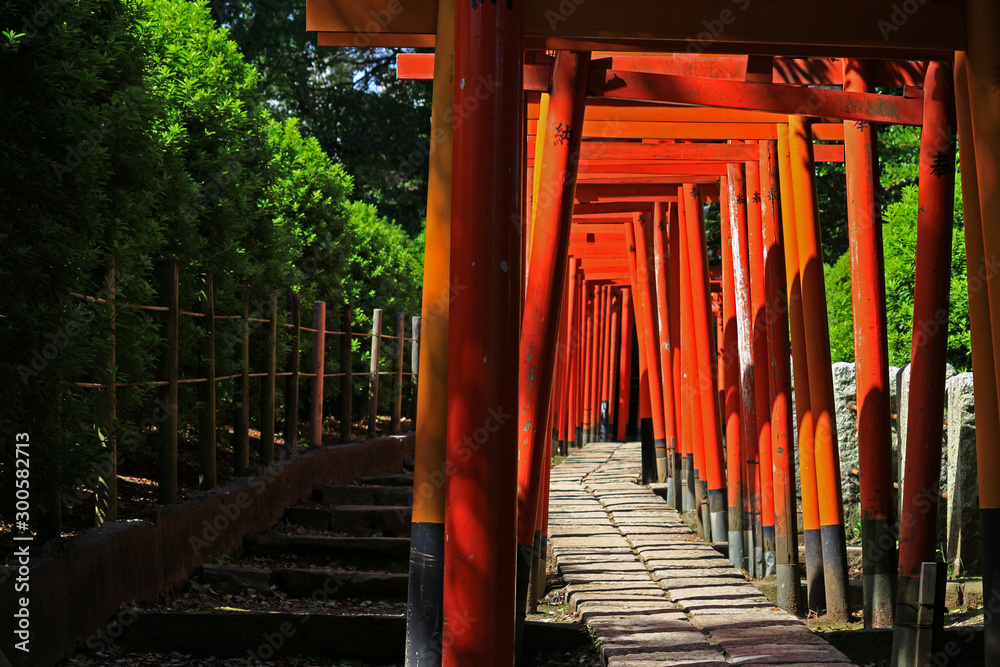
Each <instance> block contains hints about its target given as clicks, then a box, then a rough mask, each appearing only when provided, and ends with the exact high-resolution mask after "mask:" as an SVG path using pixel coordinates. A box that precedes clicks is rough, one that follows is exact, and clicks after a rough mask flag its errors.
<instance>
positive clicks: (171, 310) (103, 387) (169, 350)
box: [67, 262, 420, 524]
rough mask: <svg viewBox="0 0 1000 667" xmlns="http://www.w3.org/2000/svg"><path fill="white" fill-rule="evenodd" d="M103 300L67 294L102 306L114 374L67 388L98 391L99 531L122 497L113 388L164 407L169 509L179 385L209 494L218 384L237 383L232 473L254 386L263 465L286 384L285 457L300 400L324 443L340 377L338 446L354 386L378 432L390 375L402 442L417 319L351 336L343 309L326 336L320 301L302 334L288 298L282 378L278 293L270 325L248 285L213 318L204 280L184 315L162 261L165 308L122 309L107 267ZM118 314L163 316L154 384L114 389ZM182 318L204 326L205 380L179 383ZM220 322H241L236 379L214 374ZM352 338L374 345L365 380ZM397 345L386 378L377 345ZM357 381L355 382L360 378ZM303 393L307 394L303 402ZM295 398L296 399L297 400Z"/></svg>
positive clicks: (169, 268)
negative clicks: (258, 345) (187, 395)
mask: <svg viewBox="0 0 1000 667" xmlns="http://www.w3.org/2000/svg"><path fill="white" fill-rule="evenodd" d="M105 278H106V281H107V286H106V295H107V298H98V297H93V296H88V295H85V294H79V293H75V292H74V293H70V296H72V297H74V298H77V299H82V300H85V301H88V302H91V303H96V304H99V305H103V306H106V307H107V308H109V309H110V310H111V326H110V328H109V331H108V334H107V335H108V342H109V344H110V345H109V347H110V351H109V353H108V356H107V358H106V359H105V361H107V362H108V366H107V367H108V368H110V376H109V378H108V381H106V382H71V383H67V384H72V385H75V386H77V387H80V388H85V389H96V390H100V393H101V399H102V400H99V401H97V406H98V407H97V410H98V414H97V415H96V423H97V424H98V425H99V428H100V430H101V432H102V436H101V440H102V445H103V452H102V453H103V454H105V455H106V457H105V458H106V461H107V463H106V464H104V465H102V466H99V467H98V480H97V484H96V485H95V489H96V493H97V498H96V501H97V517H96V519H97V523H98V524H100V523H103V522H104V521H114V520H116V519H117V518H118V498H117V472H118V471H117V441H118V438H119V435H120V434H118V433H116V423H117V422H116V419H117V414H116V400H115V399H116V392H117V390H118V389H119V388H126V387H156V388H157V390H158V397H159V401H160V405H163V406H165V407H166V414H165V415H164V419H163V421H162V422H161V424H160V425H159V427H158V429H157V435H156V439H157V443H158V457H159V468H158V472H157V480H156V481H157V487H158V498H157V499H158V502H160V503H162V504H168V503H173V502H176V500H177V486H178V485H177V479H178V470H177V445H178V431H179V428H180V420H179V415H178V411H179V404H178V388H179V387H180V386H181V385H198V387H199V404H200V406H199V409H198V419H197V426H198V477H199V480H200V483H199V488H200V489H201V490H207V489H210V488H213V487H214V486H215V485H216V483H217V475H216V464H217V461H218V451H217V445H216V435H217V431H218V424H217V421H216V419H217V408H218V403H217V398H216V393H215V390H216V386H217V385H218V383H220V382H230V381H234V380H235V381H237V384H238V387H237V390H236V396H235V403H236V405H237V410H236V414H235V417H234V420H233V422H234V423H233V469H234V473H235V474H237V475H238V474H240V473H241V472H243V471H244V470H245V469H246V468H247V467H248V466H249V463H250V447H249V445H250V438H249V432H250V428H251V423H250V381H251V380H255V381H260V382H261V415H260V419H259V423H258V424H257V426H258V427H259V430H260V438H259V440H258V447H257V460H258V462H259V463H262V464H265V465H268V464H271V463H273V461H274V459H275V452H274V445H275V430H276V426H277V424H276V407H277V392H276V383H277V378H279V377H283V378H285V387H284V413H285V414H284V417H285V420H284V424H283V429H282V433H283V435H284V446H283V449H282V452H281V454H283V455H292V454H294V453H295V452H296V451H297V449H298V444H299V441H300V440H301V439H302V438H300V435H299V431H300V429H299V423H298V421H299V405H300V403H301V402H303V401H304V402H306V403H307V406H308V409H307V411H306V412H307V414H308V426H307V428H306V429H305V430H306V436H305V438H304V439H305V440H306V442H308V444H309V445H310V446H318V445H320V444H322V441H323V422H324V418H325V415H324V410H323V396H324V387H325V381H326V380H328V379H330V378H340V379H341V385H340V389H341V402H340V403H341V404H340V407H341V410H340V433H339V441H340V442H341V443H346V442H350V441H351V439H352V406H351V398H352V393H353V390H354V386H355V382H356V381H358V380H363V381H364V382H365V384H366V386H367V391H368V399H369V403H368V410H367V421H368V424H367V430H368V434H369V435H371V436H374V435H377V434H378V419H379V415H378V392H379V385H380V378H381V377H382V376H391V377H392V378H393V381H392V383H391V392H392V397H393V401H392V412H391V415H390V426H389V428H390V432H391V433H392V434H398V433H399V432H400V424H401V422H402V404H403V381H404V378H411V395H412V396H414V397H415V395H416V391H415V386H416V382H417V359H418V357H419V353H418V349H419V345H420V318H419V317H413V318H412V324H411V332H412V335H411V336H406V335H405V334H406V332H405V321H406V317H405V315H404V314H403V313H397V314H396V319H395V330H394V332H393V333H394V335H391V336H389V335H385V334H383V333H382V310H381V309H375V311H374V313H373V315H372V323H373V326H372V330H371V331H370V332H354V331H353V325H352V321H351V320H352V311H351V308H350V306H349V305H344V306H343V307H342V308H341V313H340V315H341V317H340V319H341V323H340V325H341V326H340V327H339V328H340V329H342V330H341V331H334V330H328V329H327V327H326V305H327V304H326V303H325V302H323V301H316V302H314V304H313V322H312V326H311V327H305V326H302V322H301V303H300V297H299V296H298V295H296V294H290V295H289V296H288V298H287V301H286V303H287V306H286V312H287V315H288V319H289V321H288V322H286V323H284V324H282V325H281V327H282V329H284V330H285V331H286V333H287V334H288V335H289V336H290V345H289V350H288V354H287V356H286V359H285V360H284V361H285V365H284V368H283V370H281V371H279V370H278V364H277V362H278V360H277V339H278V336H277V332H278V293H277V291H274V292H272V294H271V295H270V298H269V300H268V302H267V305H268V308H267V309H266V311H267V312H269V313H270V315H269V316H268V317H263V318H262V317H250V309H249V304H250V289H249V286H248V285H247V284H244V285H243V287H242V293H241V295H240V304H241V310H242V312H241V313H240V314H238V315H232V314H222V315H220V314H216V313H215V305H214V299H215V293H214V286H213V280H212V275H211V274H207V273H202V274H199V275H198V276H197V279H198V280H199V283H200V284H199V290H198V291H199V293H200V299H199V303H198V309H197V310H181V308H180V299H179V294H180V274H179V270H178V265H177V263H176V262H167V263H165V265H164V267H163V273H162V278H161V290H160V294H161V299H162V304H161V305H146V304H125V303H121V302H120V301H119V300H118V299H117V298H116V297H117V294H116V286H115V275H114V269H113V268H112V269H108V271H107V273H106V276H105ZM123 308H136V309H139V310H143V311H149V312H154V313H159V314H161V320H162V327H163V337H162V338H163V339H164V340H165V341H166V347H165V350H164V353H163V355H162V358H161V360H160V361H161V363H160V371H159V373H158V375H159V377H160V378H166V379H156V380H150V381H138V382H119V381H118V380H117V377H116V376H117V372H116V368H117V366H116V357H115V335H116V331H115V311H116V310H117V309H123ZM181 316H188V317H194V318H199V319H200V321H201V322H202V325H201V326H202V331H203V335H202V337H201V343H200V346H199V347H195V348H194V353H195V354H196V355H197V359H198V362H199V371H200V375H201V377H195V378H181V377H180V360H181V336H180V327H179V322H180V318H181ZM218 320H237V321H239V323H240V324H241V326H240V328H239V334H238V353H237V354H236V355H235V358H234V360H235V361H236V362H237V363H238V364H239V365H240V367H241V368H242V371H241V372H239V373H233V374H229V375H224V376H217V375H216V374H215V371H216V354H217V352H218V347H219V346H218V344H217V341H216V332H215V323H216V321H218ZM251 323H257V324H263V325H266V326H263V327H260V329H261V332H262V333H263V336H264V342H263V348H264V359H263V364H262V365H263V368H264V370H257V371H255V372H251V368H250V340H251V337H250V332H251V328H252V327H251V326H250V324H251ZM303 333H305V334H307V335H309V336H310V337H311V342H312V352H311V357H312V358H311V360H309V361H308V362H307V364H306V366H307V368H306V370H303V369H302V358H301V357H302V345H301V343H302V340H301V338H302V334H303ZM329 336H335V337H338V339H339V347H340V367H341V369H342V370H341V371H340V372H336V373H327V372H325V370H326V364H325V362H326V347H327V337H329ZM355 338H358V339H362V338H370V339H371V341H372V342H371V363H370V366H369V370H368V371H367V372H360V373H359V372H355V371H354V370H353V368H352V366H353V361H354V358H353V353H352V345H351V340H353V339H355ZM383 341H394V342H395V343H396V344H395V345H394V347H395V350H394V353H393V357H392V362H391V370H382V359H381V356H382V342H383ZM407 343H409V344H410V348H411V369H410V370H409V371H405V370H404V369H403V358H404V346H405V345H406V344H407ZM356 378H357V379H356ZM302 380H308V381H309V385H310V387H309V389H308V391H305V392H300V391H299V389H300V384H301V382H302ZM302 393H304V394H305V395H304V396H301V394H302ZM300 396H301V399H300Z"/></svg>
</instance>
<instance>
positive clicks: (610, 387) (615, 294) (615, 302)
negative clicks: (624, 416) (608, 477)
mask: <svg viewBox="0 0 1000 667" xmlns="http://www.w3.org/2000/svg"><path fill="white" fill-rule="evenodd" d="M611 294H612V299H611V320H610V329H609V331H608V346H607V352H606V356H605V359H606V361H605V363H606V368H607V370H606V371H605V374H604V375H605V379H604V407H603V408H602V409H603V410H605V411H606V416H605V421H604V428H605V432H604V433H603V434H602V435H603V437H604V439H605V441H609V442H613V441H614V439H615V431H614V426H615V424H614V422H615V386H616V382H615V381H616V379H617V378H616V374H615V371H616V370H617V368H616V362H617V360H618V356H619V355H618V346H619V344H620V342H619V339H618V334H619V332H620V331H621V325H620V324H619V320H620V319H621V311H622V297H621V290H620V289H613V290H611Z"/></svg>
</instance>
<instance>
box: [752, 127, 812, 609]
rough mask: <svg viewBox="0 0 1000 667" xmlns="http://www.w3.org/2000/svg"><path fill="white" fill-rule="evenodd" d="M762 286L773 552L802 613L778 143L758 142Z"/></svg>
mask: <svg viewBox="0 0 1000 667" xmlns="http://www.w3.org/2000/svg"><path fill="white" fill-rule="evenodd" d="M760 172H761V193H762V202H761V203H762V207H763V208H762V213H763V215H762V218H763V223H764V228H763V242H764V287H765V293H766V301H765V303H766V312H765V318H766V319H767V344H768V359H769V360H770V363H769V364H768V374H767V375H768V388H769V389H770V394H771V451H772V457H771V460H772V462H773V464H774V473H773V480H774V551H775V577H776V579H777V584H778V606H779V607H781V608H782V609H784V610H785V611H787V612H789V613H791V614H802V613H803V611H804V610H803V608H802V595H801V589H800V586H799V540H798V518H797V511H796V508H797V503H796V497H797V495H798V494H797V493H796V488H795V449H794V448H795V440H794V438H795V433H794V430H793V428H792V410H791V401H792V397H791V391H792V387H791V375H792V374H791V364H790V359H789V342H788V297H787V294H786V292H785V256H784V248H783V244H782V241H781V229H780V227H779V225H780V205H781V201H780V189H779V185H778V145H777V142H776V141H762V142H761V143H760Z"/></svg>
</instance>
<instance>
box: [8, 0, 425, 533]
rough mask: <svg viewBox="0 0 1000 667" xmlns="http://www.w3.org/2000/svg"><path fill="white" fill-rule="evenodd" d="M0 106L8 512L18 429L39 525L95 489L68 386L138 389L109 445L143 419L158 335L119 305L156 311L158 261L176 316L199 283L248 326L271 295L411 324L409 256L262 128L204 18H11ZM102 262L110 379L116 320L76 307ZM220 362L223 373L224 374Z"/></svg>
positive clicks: (136, 8) (313, 164) (198, 328)
mask: <svg viewBox="0 0 1000 667" xmlns="http://www.w3.org/2000/svg"><path fill="white" fill-rule="evenodd" d="M0 93H2V95H3V99H4V106H3V107H2V108H0V158H2V159H3V160H4V165H5V168H4V170H2V171H0V238H2V239H3V242H2V243H0V280H2V283H3V286H4V289H3V290H0V350H2V352H3V354H2V355H0V364H2V369H3V372H4V373H5V377H7V378H10V379H11V381H10V383H9V385H8V386H9V388H10V391H8V392H6V393H5V395H4V398H5V410H4V411H3V412H2V413H0V431H2V435H3V446H2V447H3V449H2V456H0V493H2V495H3V497H4V498H5V499H11V498H13V497H14V495H13V494H12V493H9V492H8V491H9V484H10V482H11V475H12V467H11V451H10V445H11V443H13V442H14V438H13V436H12V433H14V432H29V433H30V434H31V438H32V442H33V443H37V445H36V448H35V449H34V456H35V457H36V460H42V459H44V460H45V461H46V462H47V465H46V466H44V467H40V468H38V469H37V476H36V475H35V474H33V481H34V483H36V484H37V485H38V488H40V489H45V490H43V491H40V492H39V493H38V494H36V495H35V496H34V497H35V498H36V500H39V501H42V500H43V499H44V500H45V501H47V503H48V505H47V507H48V515H49V516H53V515H54V514H57V513H58V510H57V505H56V503H58V495H57V493H56V490H57V489H58V487H60V486H62V487H64V488H65V487H67V486H70V485H76V486H80V485H90V484H92V478H90V477H89V473H90V471H91V470H92V469H93V465H94V463H95V462H96V461H97V460H98V459H99V457H100V456H101V455H102V454H101V445H100V439H101V437H102V434H101V433H99V432H98V430H97V429H96V427H95V425H94V408H95V404H94V399H95V396H97V393H96V392H95V390H94V389H89V388H79V387H77V386H76V384H75V382H81V381H82V382H89V383H95V382H97V383H100V382H103V381H105V380H107V379H108V378H109V377H110V374H111V371H112V370H114V371H115V372H117V380H118V381H119V382H128V383H138V384H137V385H135V386H130V387H129V388H128V389H125V390H122V391H119V393H118V418H119V423H118V424H116V428H117V429H118V432H119V434H122V433H126V432H127V431H128V430H129V429H130V428H132V426H133V425H135V424H138V423H140V422H141V421H142V420H143V419H144V418H145V417H148V416H149V414H150V400H151V398H152V387H151V386H150V385H149V384H148V383H149V382H150V381H151V380H154V379H158V378H157V374H158V366H159V363H158V358H159V352H160V349H161V345H162V342H161V341H160V321H159V316H158V315H157V314H155V313H149V312H147V311H143V310H140V309H138V308H132V307H128V304H149V303H153V302H155V301H156V299H157V294H158V291H159V285H158V276H157V273H156V267H157V265H158V264H159V262H161V261H162V260H165V259H174V260H176V261H178V262H179V264H180V265H181V276H182V278H181V304H182V308H183V309H185V310H190V309H193V308H194V307H196V304H197V299H198V296H199V295H198V285H197V282H196V281H195V280H194V274H195V273H196V272H202V271H207V272H211V273H213V274H214V277H215V291H216V310H217V312H219V313H235V312H238V311H237V298H238V294H239V290H240V287H239V283H240V282H243V281H246V282H248V283H249V284H250V285H251V287H252V304H256V305H254V306H253V308H254V310H255V311H256V312H254V313H253V314H254V315H257V316H260V315H263V314H266V313H265V312H261V310H262V307H263V305H264V304H265V303H267V299H268V297H269V295H270V294H271V292H272V290H279V291H281V292H287V291H290V290H294V291H297V292H299V294H301V295H302V297H303V298H304V299H306V300H307V302H308V300H314V299H324V300H328V301H331V302H333V303H335V304H336V303H338V302H341V300H343V299H353V300H356V302H357V303H358V304H359V312H362V311H365V312H369V313H370V310H371V308H372V307H374V306H375V305H379V306H382V307H385V308H387V309H390V310H391V309H395V308H399V309H402V310H406V311H407V312H416V307H417V305H419V294H420V290H419V286H420V270H419V263H418V262H419V248H416V247H414V244H413V241H411V240H410V237H409V236H408V235H407V234H406V233H405V232H404V231H402V229H401V228H399V227H398V226H395V225H392V224H390V223H388V222H387V221H385V220H384V219H382V218H380V217H379V216H378V215H377V214H376V213H375V210H374V208H373V207H371V206H364V205H360V204H354V205H352V204H350V202H349V197H350V195H351V190H352V181H351V178H350V177H349V176H348V175H347V174H346V172H345V171H344V169H343V167H341V166H340V165H337V164H334V162H333V161H332V160H331V159H330V158H329V157H328V156H327V155H326V154H325V152H324V151H323V149H322V148H321V146H320V144H319V142H318V141H317V140H316V139H307V138H304V137H303V136H302V134H301V133H300V132H299V124H298V123H297V122H295V121H294V120H288V121H286V122H278V121H275V120H272V119H271V117H270V116H271V114H270V112H269V110H268V108H267V104H266V102H265V100H264V97H263V95H262V92H261V85H260V81H259V79H258V75H257V73H256V70H255V69H254V68H253V67H252V66H251V65H250V64H248V63H247V62H246V61H245V60H244V58H243V57H242V55H241V54H240V53H239V51H238V49H237V48H236V45H235V44H234V43H233V42H232V41H231V40H229V39H228V38H227V35H226V32H225V31H223V30H218V29H216V28H215V26H214V23H213V21H212V19H211V16H210V14H209V11H208V9H207V8H206V7H205V6H204V5H203V4H200V3H198V2H188V1H186V0H136V3H132V2H128V1H117V0H106V1H102V2H96V0H95V1H93V2H91V1H90V0H81V1H80V2H76V3H59V4H58V5H52V6H50V7H49V8H48V9H45V10H44V11H39V9H38V6H37V4H36V3H33V2H28V1H27V0H23V1H22V0H12V1H10V2H7V3H5V4H4V5H2V6H0ZM355 244H357V248H355V247H354V245H355ZM112 265H113V266H114V267H115V270H116V299H117V303H119V304H120V305H121V307H120V308H118V310H117V314H116V316H115V325H116V330H115V332H116V349H117V360H116V361H117V363H116V366H115V367H114V368H113V369H112V368H111V367H110V366H109V365H108V363H107V353H108V350H109V344H108V333H109V331H110V327H111V320H110V317H109V313H110V311H109V310H108V309H107V308H106V307H105V306H104V305H103V304H102V303H100V302H95V301H86V300H83V299H81V298H78V297H74V296H72V294H73V293H76V294H80V295H91V296H97V297H98V298H101V297H106V296H108V293H107V292H106V291H102V288H103V287H104V286H105V282H104V281H105V275H106V272H107V270H108V268H109V267H110V266H112ZM181 321H182V331H181V339H182V341H183V348H184V350H185V352H184V353H182V360H184V363H185V367H184V368H182V370H181V373H182V377H196V376H197V375H199V374H200V373H199V369H198V367H197V365H196V364H197V357H196V355H194V354H190V353H189V351H190V350H191V349H197V343H198V342H199V340H200V338H201V337H202V335H203V327H202V324H201V322H200V321H199V320H196V319H193V318H182V320H181ZM231 325H232V321H229V320H222V321H220V324H219V328H220V331H219V333H220V335H221V339H222V341H223V343H222V345H223V346H225V341H226V340H227V339H228V340H233V339H234V338H235V337H234V336H228V338H227V334H231V333H232V331H227V330H226V329H225V327H226V326H231ZM256 340H258V341H259V340H260V337H259V336H257V337H256ZM230 347H231V346H230ZM225 352H226V349H225V347H223V348H222V349H221V350H220V351H219V357H218V360H219V361H218V368H217V371H218V373H219V374H220V375H226V374H230V373H233V372H236V370H237V362H236V360H235V358H234V356H233V355H228V354H226V353H225ZM218 394H219V400H220V409H221V410H222V412H223V414H225V411H226V408H227V406H228V405H230V404H232V402H233V400H234V398H235V397H234V396H233V395H232V393H231V387H230V386H229V385H227V384H225V383H223V384H220V385H219V389H218ZM194 407H195V398H194V392H189V391H188V392H182V402H181V420H182V424H183V423H184V421H188V420H191V418H193V416H194V413H193V411H192V410H193V408H194ZM254 407H256V402H255V403H254ZM144 440H145V437H140V438H138V439H136V440H135V442H136V443H138V444H141V442H142V441H144ZM133 449H134V448H133ZM120 451H122V448H120ZM132 453H141V452H133V451H129V452H127V456H130V455H131V454H132ZM53 499H55V503H53ZM5 510H6V508H5ZM37 510H38V508H37V507H36V514H38V511H37ZM3 514H4V516H9V513H8V512H7V511H4V512H3Z"/></svg>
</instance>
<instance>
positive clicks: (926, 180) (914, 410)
mask: <svg viewBox="0 0 1000 667" xmlns="http://www.w3.org/2000/svg"><path fill="white" fill-rule="evenodd" d="M954 199H955V97H954V88H953V83H952V72H951V65H950V64H947V63H942V62H936V61H934V62H931V63H929V64H928V66H927V74H926V75H925V78H924V126H923V130H922V131H921V134H920V194H919V199H918V203H919V209H918V212H917V256H916V275H915V282H914V289H913V343H912V348H911V361H910V380H911V382H910V404H909V411H908V414H907V426H906V461H905V464H904V465H905V466H906V473H905V475H904V478H903V505H902V511H901V513H900V527H901V531H900V536H899V580H898V592H897V597H896V616H895V620H894V629H893V642H892V644H893V650H892V653H893V664H894V665H898V666H899V667H916V666H917V665H923V664H926V661H927V659H928V657H929V656H928V655H926V654H924V653H923V651H922V650H921V646H920V642H918V628H917V627H916V626H917V624H918V622H919V619H922V618H923V616H924V614H922V613H920V604H919V603H920V575H921V568H922V564H923V563H926V562H930V561H934V560H936V557H935V542H936V538H937V516H938V512H937V509H938V500H939V498H940V485H941V436H942V430H943V424H942V420H941V415H942V414H944V383H945V366H946V363H947V361H946V356H947V353H948V292H949V288H950V286H951V280H950V276H951V228H952V225H953V215H952V207H953V205H954Z"/></svg>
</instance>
